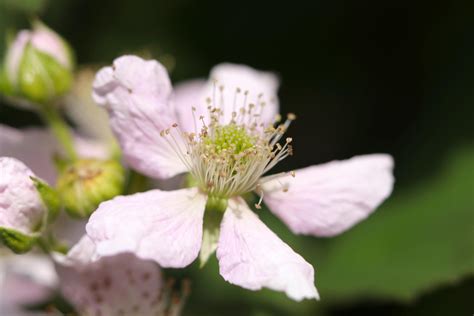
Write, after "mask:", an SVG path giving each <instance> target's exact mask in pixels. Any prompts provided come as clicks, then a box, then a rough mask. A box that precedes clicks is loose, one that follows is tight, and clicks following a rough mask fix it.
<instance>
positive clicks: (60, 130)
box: [41, 105, 77, 161]
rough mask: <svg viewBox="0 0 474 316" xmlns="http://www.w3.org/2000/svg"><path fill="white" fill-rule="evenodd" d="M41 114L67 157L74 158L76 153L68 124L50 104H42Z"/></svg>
mask: <svg viewBox="0 0 474 316" xmlns="http://www.w3.org/2000/svg"><path fill="white" fill-rule="evenodd" d="M41 115H42V117H43V119H44V121H45V122H46V123H47V124H48V126H49V128H50V129H51V131H52V132H53V134H54V136H55V137H56V139H57V140H58V142H59V143H60V144H61V146H62V147H63V148H64V150H65V151H66V155H67V156H68V158H69V159H70V160H72V161H74V160H76V159H77V153H76V150H75V148H74V139H73V137H72V134H71V131H70V130H69V126H68V125H67V124H66V122H65V121H64V119H63V118H62V117H61V115H59V113H58V111H57V110H56V109H55V108H53V107H51V106H47V105H44V106H42V107H41Z"/></svg>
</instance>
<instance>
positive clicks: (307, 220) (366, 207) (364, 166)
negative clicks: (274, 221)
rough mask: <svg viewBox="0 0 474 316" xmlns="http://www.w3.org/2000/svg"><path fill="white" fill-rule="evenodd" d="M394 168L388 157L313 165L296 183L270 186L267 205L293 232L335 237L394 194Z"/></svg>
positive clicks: (301, 172) (283, 181)
mask: <svg viewBox="0 0 474 316" xmlns="http://www.w3.org/2000/svg"><path fill="white" fill-rule="evenodd" d="M392 169H393V159H392V157H391V156H389V155H385V154H373V155H364V156H356V157H353V158H351V159H348V160H342V161H332V162H329V163H325V164H322V165H317V166H311V167H307V168H304V169H300V170H296V177H294V178H293V177H291V176H289V175H288V176H284V177H281V178H278V179H276V180H271V181H269V182H267V183H265V184H264V185H263V190H264V193H265V194H264V201H265V203H266V204H267V205H268V207H269V208H270V210H271V211H272V212H273V213H274V214H275V215H277V216H278V217H279V218H280V219H281V220H282V221H283V222H284V223H286V224H287V225H288V226H289V228H290V229H291V230H292V231H293V232H294V233H296V234H305V235H314V236H333V235H337V234H339V233H342V232H344V231H345V230H347V229H349V228H351V227H352V226H354V225H355V224H357V223H358V222H360V221H361V220H363V219H365V218H366V217H367V216H369V215H370V214H371V213H372V212H373V211H374V210H375V209H376V208H377V207H378V206H379V205H380V204H381V203H382V202H383V201H384V200H385V199H386V198H387V197H388V196H389V195H390V193H391V192H392V188H393V182H394V179H393V174H392ZM263 180H264V179H263ZM283 187H286V188H288V192H283V190H282V188H283Z"/></svg>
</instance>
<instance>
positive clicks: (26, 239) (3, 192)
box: [0, 157, 47, 253]
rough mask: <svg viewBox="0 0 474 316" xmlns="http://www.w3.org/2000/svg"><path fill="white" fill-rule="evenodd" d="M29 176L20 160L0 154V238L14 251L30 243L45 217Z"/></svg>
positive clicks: (29, 171) (36, 234)
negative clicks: (0, 155)
mask: <svg viewBox="0 0 474 316" xmlns="http://www.w3.org/2000/svg"><path fill="white" fill-rule="evenodd" d="M32 177H34V174H33V172H32V171H31V170H30V169H29V168H28V167H27V166H25V165H24V164H23V163H22V162H21V161H19V160H16V159H14V158H9V157H0V240H2V241H3V243H4V244H5V245H6V246H7V247H9V248H10V249H11V250H13V251H14V252H16V253H23V252H26V251H28V250H29V249H30V248H31V247H32V246H33V244H34V242H35V238H36V237H37V236H38V232H39V231H40V230H41V228H42V227H43V224H44V222H45V219H46V217H47V207H46V205H45V204H44V203H43V201H42V199H41V196H40V194H39V192H38V191H37V190H36V186H35V183H34V182H33V180H32V179H31V178H32Z"/></svg>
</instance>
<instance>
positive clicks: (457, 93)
mask: <svg viewBox="0 0 474 316" xmlns="http://www.w3.org/2000/svg"><path fill="white" fill-rule="evenodd" d="M34 14H37V15H38V16H39V17H40V18H41V19H43V20H44V22H45V23H46V24H48V25H49V26H51V27H52V28H54V29H55V30H57V31H58V32H59V33H60V34H62V35H63V36H64V37H65V38H67V39H68V40H69V41H70V43H71V44H72V46H73V47H74V49H75V51H76V55H77V59H78V62H79V63H81V64H86V63H87V64H90V63H94V64H97V63H110V62H111V61H112V60H113V58H115V57H117V56H119V55H121V54H124V53H129V52H132V53H133V52H135V53H136V52H149V53H151V55H152V56H153V57H154V58H158V59H161V60H163V61H168V62H169V61H170V60H171V61H172V63H170V64H173V65H174V66H173V67H172V68H173V69H172V79H173V80H174V81H175V82H178V81H180V80H185V79H189V78H195V77H205V76H206V75H207V74H208V71H209V69H210V68H211V67H212V66H213V65H215V64H217V63H219V62H223V61H229V62H237V63H245V64H249V65H251V66H253V67H255V68H259V69H266V70H273V71H275V72H277V73H278V74H279V75H280V76H281V79H282V86H281V90H280V100H281V105H282V112H283V113H285V112H290V111H291V112H295V113H296V114H298V116H299V119H298V120H297V121H296V122H295V124H294V125H293V126H292V127H291V129H290V134H291V135H292V136H293V139H294V147H295V156H294V157H292V158H291V159H288V160H287V161H285V163H283V164H282V166H281V168H283V169H292V168H298V167H303V166H307V165H310V164H316V163H320V162H325V161H328V160H332V159H341V158H348V157H350V156H352V155H355V154H364V153H372V152H388V153H391V154H392V155H393V156H394V157H395V160H396V169H395V175H396V178H397V183H396V186H395V191H394V194H393V197H392V198H391V199H390V200H388V201H387V203H385V204H384V205H383V206H382V207H381V208H380V209H379V210H378V211H377V212H376V213H375V214H374V215H373V216H372V217H371V218H370V219H369V220H367V221H366V222H364V223H362V224H361V225H359V226H358V227H356V228H354V229H353V230H351V231H350V232H348V233H345V234H343V235H342V236H340V237H337V238H334V239H332V240H329V239H316V238H310V237H298V236H293V235H291V233H290V232H289V231H288V229H286V228H285V226H284V225H283V224H281V223H279V222H278V221H277V220H276V219H275V218H274V217H272V216H271V214H269V213H268V212H262V214H261V217H262V218H263V220H264V221H265V222H267V223H268V224H269V226H271V228H272V229H274V230H275V231H276V232H277V233H278V235H279V236H281V237H282V239H284V240H285V241H287V242H288V243H289V244H290V245H291V246H292V247H293V248H294V249H295V250H297V251H298V252H300V253H301V254H302V255H303V256H304V257H305V258H306V259H307V260H308V261H309V262H311V263H312V264H313V265H314V266H315V268H316V285H317V286H318V288H319V289H320V293H321V297H322V300H321V302H304V303H301V304H297V303H293V302H291V301H290V300H288V299H287V298H286V297H285V296H284V295H282V294H279V293H273V292H270V291H263V292H259V293H254V292H249V291H246V290H242V289H239V288H237V287H234V286H231V285H228V284H227V283H225V282H224V281H223V280H222V279H221V278H220V277H219V276H218V272H217V265H216V262H215V259H214V260H213V261H212V262H211V263H210V264H208V265H207V266H206V267H205V268H204V269H203V270H199V269H198V268H197V266H193V267H191V268H189V269H187V270H185V271H181V272H171V273H172V274H178V275H187V276H189V277H190V278H191V279H192V280H193V293H192V295H191V298H190V302H189V304H188V306H187V309H186V313H185V315H262V316H263V315H471V314H472V313H473V312H474V303H473V302H472V297H474V279H473V276H474V213H473V212H474V200H473V197H472V196H473V194H474V181H473V179H474V173H473V170H474V146H473V126H472V125H473V124H472V121H473V118H474V113H473V112H474V111H473V108H474V93H473V91H474V89H473V84H474V36H473V33H474V32H473V31H474V2H472V1H444V2H441V1H440V2H439V3H437V2H433V1H430V2H429V1H426V2H423V1H407V0H402V1H342V0H336V1H320V0H314V1H300V0H293V1H281V2H277V1H256V0H254V1H247V0H242V1H236V2H231V1H222V0H221V1H196V0H195V1H191V0H175V1H153V0H150V1H146V0H134V1H117V0H104V1H91V0H89V1H86V0H71V1H65V0H56V1H53V0H51V1H40V0H23V1H18V0H0V27H1V28H2V31H5V30H7V29H8V28H12V27H13V28H15V27H16V28H18V27H22V26H26V25H27V17H28V16H31V15H34ZM2 33H3V32H2ZM2 36H3V35H2ZM1 42H2V45H3V42H4V41H3V40H2V41H1ZM0 118H1V119H0V122H1V123H8V124H11V125H15V126H23V125H29V124H36V123H37V122H38V120H37V119H36V118H35V117H34V115H32V114H31V113H26V112H21V111H19V110H13V109H11V108H8V107H3V106H0Z"/></svg>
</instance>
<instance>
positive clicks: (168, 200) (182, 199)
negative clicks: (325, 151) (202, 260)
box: [86, 188, 206, 268]
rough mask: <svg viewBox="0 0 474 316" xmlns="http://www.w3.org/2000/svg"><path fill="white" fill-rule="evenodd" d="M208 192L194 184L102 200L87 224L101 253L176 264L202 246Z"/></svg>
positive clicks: (191, 258)
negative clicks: (133, 256)
mask: <svg viewBox="0 0 474 316" xmlns="http://www.w3.org/2000/svg"><path fill="white" fill-rule="evenodd" d="M205 204H206V197H205V196H204V195H202V194H201V193H199V192H198V189H196V188H191V189H182V190H177V191H160V190H152V191H148V192H145V193H138V194H134V195H130V196H120V197H116V198H114V199H113V200H110V201H107V202H104V203H102V204H101V205H100V206H99V208H98V209H97V210H96V211H95V212H94V213H93V214H92V216H91V218H90V220H89V223H88V224H87V226H86V230H87V234H88V235H89V236H90V237H91V239H92V240H93V241H94V242H95V243H96V245H97V252H98V254H99V255H102V256H104V255H105V256H106V255H113V254H117V253H121V252H133V253H135V254H136V255H137V256H138V257H140V258H143V259H153V260H155V261H156V262H158V263H159V264H160V265H161V266H162V267H174V268H180V267H185V266H187V265H189V264H190V263H191V262H193V261H194V259H196V257H197V255H198V253H199V250H200V248H201V240H202V225H203V214H204V207H205Z"/></svg>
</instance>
